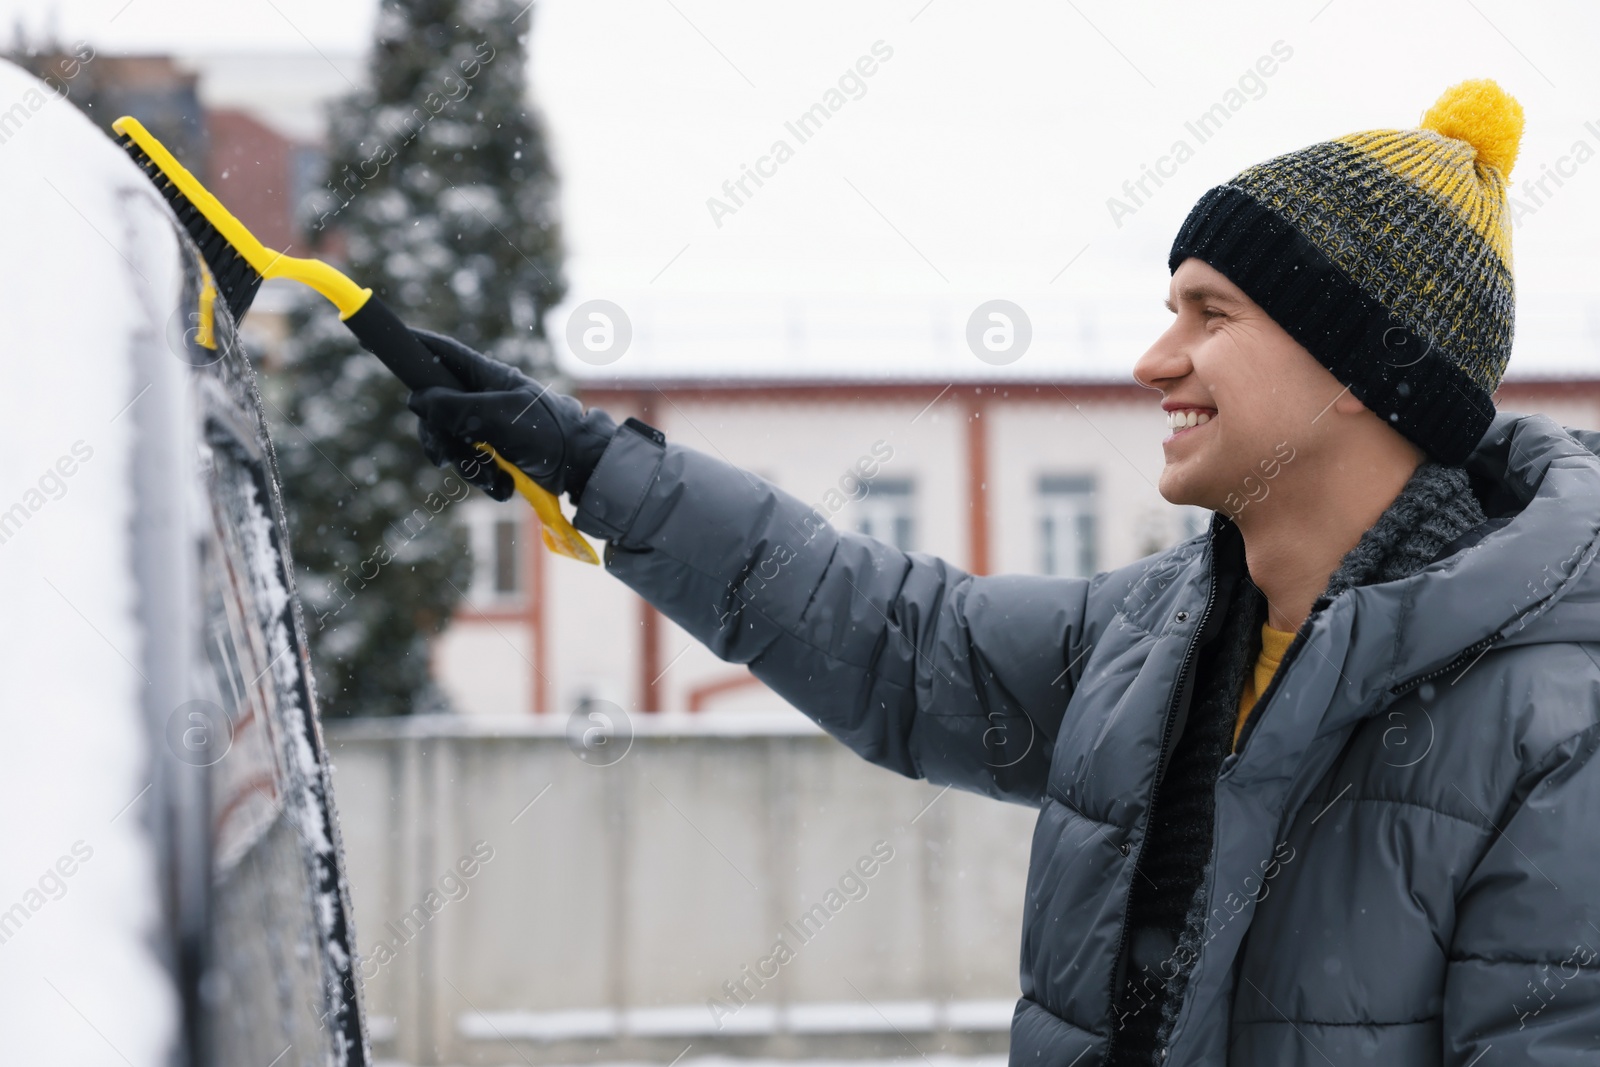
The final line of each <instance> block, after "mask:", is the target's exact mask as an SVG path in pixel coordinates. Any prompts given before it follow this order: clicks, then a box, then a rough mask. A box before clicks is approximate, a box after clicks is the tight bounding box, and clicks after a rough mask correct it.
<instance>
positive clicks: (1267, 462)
mask: <svg viewBox="0 0 1600 1067" xmlns="http://www.w3.org/2000/svg"><path fill="white" fill-rule="evenodd" d="M1167 307H1168V308H1169V309H1170V310H1171V311H1173V312H1174V318H1173V321H1172V325H1171V327H1169V328H1168V329H1167V331H1166V332H1165V333H1163V334H1162V335H1161V336H1160V337H1158V338H1157V339H1156V341H1155V343H1154V344H1153V345H1151V346H1150V349H1149V351H1147V352H1146V353H1145V354H1144V355H1143V356H1141V357H1140V359H1139V362H1138V363H1137V364H1136V365H1135V366H1134V369H1133V376H1134V379H1135V380H1136V381H1138V382H1139V384H1140V385H1144V386H1146V387H1148V388H1152V389H1159V390H1160V391H1161V395H1162V406H1163V407H1164V408H1166V409H1168V410H1176V411H1180V412H1182V411H1194V412H1197V413H1198V414H1199V415H1203V416H1209V419H1208V421H1206V422H1205V423H1204V424H1203V425H1200V424H1197V425H1195V426H1193V427H1190V428H1188V429H1183V428H1182V427H1181V426H1180V427H1179V428H1177V429H1169V430H1167V431H1165V432H1166V433H1167V435H1168V436H1167V437H1166V439H1165V440H1163V441H1162V443H1161V448H1162V450H1163V452H1165V454H1166V460H1167V465H1166V468H1165V469H1164V470H1163V471H1162V472H1161V485H1160V490H1161V495H1162V496H1163V497H1165V498H1166V499H1167V500H1168V501H1169V502H1171V503H1174V504H1196V505H1199V506H1201V507H1204V508H1209V509H1211V510H1213V511H1221V512H1223V513H1224V514H1227V515H1234V514H1236V513H1238V512H1239V511H1241V510H1242V509H1243V508H1244V507H1245V506H1247V505H1248V504H1249V503H1250V502H1252V501H1264V500H1265V499H1266V497H1267V496H1268V495H1269V494H1270V493H1271V492H1273V491H1276V490H1280V489H1286V488H1288V486H1289V485H1290V484H1294V483H1302V484H1303V478H1300V477H1291V475H1292V474H1300V475H1305V474H1309V473H1310V471H1311V470H1312V469H1314V468H1315V467H1316V465H1317V462H1316V459H1317V457H1319V456H1322V455H1326V454H1328V450H1329V445H1330V438H1331V437H1332V436H1333V435H1334V434H1335V433H1336V430H1335V426H1334V424H1335V423H1336V422H1338V421H1339V420H1337V419H1335V418H1334V417H1333V416H1332V413H1331V412H1329V411H1328V409H1329V405H1331V404H1332V403H1333V401H1334V400H1335V399H1336V398H1338V397H1339V396H1340V395H1341V394H1342V393H1344V392H1345V391H1346V390H1345V388H1344V386H1342V385H1340V384H1339V382H1338V380H1337V379H1335V378H1334V376H1333V375H1332V374H1330V373H1329V372H1328V370H1327V368H1325V367H1324V366H1322V364H1320V363H1318V362H1317V361H1316V359H1315V357H1313V356H1312V355H1311V353H1309V352H1307V351H1306V350H1305V349H1304V348H1303V347H1301V346H1300V344H1299V343H1298V342H1296V341H1295V340H1294V338H1292V337H1290V336H1289V334H1288V333H1287V332H1286V331H1285V330H1284V329H1283V327H1281V326H1279V325H1278V324H1277V323H1276V322H1274V321H1273V319H1272V317H1271V316H1269V315H1268V314H1267V313H1266V312H1265V311H1263V310H1262V309H1261V307H1260V306H1259V305H1257V304H1256V302H1255V301H1253V300H1251V299H1250V298H1249V297H1248V296H1246V295H1245V293H1244V291H1243V290H1241V289H1240V288H1239V287H1238V286H1236V285H1234V284H1233V283H1232V282H1230V281H1229V280H1228V278H1227V276H1226V275H1224V274H1222V273H1221V272H1220V271H1218V270H1217V269H1215V268H1214V267H1212V266H1210V265H1209V264H1207V263H1206V262H1204V261H1203V260H1200V259H1196V258H1194V257H1190V258H1189V259H1186V260H1184V261H1183V262H1182V263H1180V264H1179V265H1178V269H1177V271H1176V272H1175V273H1174V274H1173V275H1172V282H1171V284H1170V286H1169V287H1168V295H1167ZM1197 417H1198V416H1197ZM1285 457H1292V459H1290V460H1289V461H1287V462H1286V459H1285ZM1308 460H1309V462H1307V461H1308ZM1284 479H1287V481H1285V480H1284Z"/></svg>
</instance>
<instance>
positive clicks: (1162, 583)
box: [575, 412, 1600, 1067]
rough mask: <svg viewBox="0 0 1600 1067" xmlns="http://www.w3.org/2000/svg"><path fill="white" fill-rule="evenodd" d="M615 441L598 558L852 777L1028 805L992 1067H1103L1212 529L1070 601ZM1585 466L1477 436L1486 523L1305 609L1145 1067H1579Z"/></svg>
mask: <svg viewBox="0 0 1600 1067" xmlns="http://www.w3.org/2000/svg"><path fill="white" fill-rule="evenodd" d="M641 425H642V424H638V423H633V422H630V423H629V424H625V426H624V427H623V428H622V429H621V430H620V431H619V432H618V434H617V436H616V437H615V438H614V439H613V441H612V442H611V444H610V445H609V446H608V448H607V450H606V451H605V453H604V455H603V456H602V457H601V459H600V462H599V465H598V467H597V468H596V469H595V472H594V474H593V476H592V478H591V479H590V481H589V483H588V486H587V487H586V489H585V491H584V495H583V497H582V498H581V500H580V501H579V508H578V512H577V517H576V519H575V524H576V525H577V527H578V528H579V529H580V530H583V531H584V532H586V533H589V534H591V535H593V536H596V537H600V538H603V539H605V540H606V541H607V542H608V544H607V545H606V549H605V565H606V568H607V569H608V570H609V571H610V572H611V573H612V574H614V575H616V576H617V577H618V578H620V579H621V580H622V581H624V582H625V583H627V584H628V585H629V586H630V587H632V588H633V589H634V590H636V591H637V592H638V593H639V594H640V595H641V596H643V597H644V598H645V599H646V600H648V601H649V602H650V603H651V604H653V605H655V606H656V607H657V608H658V609H659V610H661V611H662V612H663V613H664V614H665V615H667V616H668V617H669V618H671V619H673V620H674V621H675V622H677V623H678V624H679V625H680V626H682V627H683V628H684V629H685V630H687V631H688V632H689V633H690V634H691V635H693V636H694V637H695V638H696V639H698V640H699V641H701V642H703V643H704V644H706V645H707V646H709V647H710V648H711V649H712V651H714V652H715V653H716V654H717V655H718V656H720V657H722V658H723V659H725V660H728V661H731V662H735V663H745V664H748V665H749V668H750V670H751V672H752V673H753V674H755V675H756V676H757V677H758V678H760V679H761V680H762V681H763V682H765V683H766V684H767V685H768V686H769V687H771V688H772V689H773V691H775V692H776V693H778V694H779V695H780V696H782V697H783V698H784V699H785V700H787V701H788V702H790V703H791V704H793V705H794V706H795V707H797V708H799V709H800V710H801V711H803V712H805V713H806V714H807V715H809V716H810V717H811V718H813V719H815V720H816V721H817V722H818V723H820V724H821V725H822V726H823V727H824V728H825V729H826V730H827V731H828V732H829V733H830V734H832V735H833V736H835V737H837V738H838V739H839V740H841V741H843V742H844V743H845V744H847V745H849V746H850V747H851V748H852V749H854V750H855V751H856V752H857V753H859V754H860V755H861V756H863V757H864V758H866V759H868V760H870V761H872V762H873V763H876V764H879V765H881V766H884V767H887V768H890V769H892V770H894V771H897V772H899V773H901V774H904V775H908V776H912V777H919V778H925V779H927V780H928V781H930V782H933V783H936V784H950V785H953V786H956V787H957V788H961V789H966V790H970V791H972V792H977V793H983V794H985V795H988V796H992V797H997V798H1000V799H1004V800H1009V801H1014V802H1017V803H1021V804H1027V805H1031V806H1035V807H1037V808H1039V819H1038V823H1037V827H1036V829H1035V831H1034V837H1033V851H1032V860H1031V864H1030V870H1029V874H1028V890H1027V905H1026V911H1025V920H1024V927H1023V931H1022V965H1021V986H1022V998H1021V1000H1019V1001H1018V1004H1017V1009H1016V1014H1015V1016H1014V1018H1013V1021H1012V1041H1011V1063H1012V1064H1013V1065H1018V1067H1022V1065H1027V1067H1093V1065H1096V1064H1099V1063H1101V1062H1102V1059H1103V1058H1104V1055H1105V1048H1106V1043H1107V1040H1108V1037H1109V1035H1110V1032H1111V1028H1112V1025H1113V1024H1112V995H1113V983H1114V981H1115V980H1116V972H1117V968H1118V960H1119V952H1120V948H1121V945H1122V941H1123V932H1124V931H1123V927H1124V919H1125V911H1126V906H1127V901H1128V894H1129V883H1130V879H1131V878H1132V877H1133V871H1134V863H1135V860H1136V858H1137V857H1138V854H1139V847H1140V843H1141V840H1142V838H1143V835H1144V834H1145V831H1146V814H1147V811H1148V808H1149V800H1150V796H1151V792H1152V789H1153V784H1154V777H1155V772H1156V767H1157V762H1158V759H1159V757H1160V753H1161V750H1162V747H1163V736H1164V731H1165V729H1166V726H1167V722H1168V718H1169V716H1170V715H1171V714H1172V713H1173V711H1174V710H1176V705H1177V704H1178V702H1179V701H1178V695H1179V692H1180V689H1179V685H1180V681H1181V680H1182V679H1183V678H1184V677H1185V676H1186V675H1187V673H1188V672H1189V671H1190V669H1191V666H1192V664H1191V660H1192V655H1191V653H1192V644H1193V641H1194V638H1195V636H1196V633H1197V629H1198V627H1199V626H1200V624H1201V622H1202V620H1203V617H1204V615H1205V613H1206V611H1207V609H1208V607H1209V606H1210V605H1209V599H1210V595H1211V592H1212V590H1213V588H1214V583H1215V581H1216V575H1215V573H1214V564H1215V563H1216V561H1218V560H1222V559H1225V558H1233V557H1235V556H1236V555H1237V553H1234V552H1224V551H1223V549H1224V548H1225V547H1226V546H1225V545H1224V544H1223V543H1222V542H1221V539H1222V538H1225V537H1235V538H1236V537H1237V536H1238V534H1237V527H1236V526H1234V525H1233V524H1231V523H1226V522H1223V521H1221V520H1220V519H1218V520H1216V521H1214V522H1213V525H1212V530H1211V532H1210V533H1209V534H1203V535H1200V536H1197V537H1194V538H1191V539H1190V540H1188V541H1185V542H1183V543H1181V544H1179V545H1177V546H1175V547H1173V548H1171V549H1169V550H1168V551H1166V552H1163V553H1160V554H1158V555H1156V556H1152V557H1149V558H1147V559H1143V560H1140V561H1138V562H1137V563H1134V564H1131V565H1129V566H1126V567H1122V568H1120V569H1118V570H1114V571H1109V572H1105V573H1102V574H1098V575H1095V576H1094V577H1092V578H1047V577H1038V576H1028V575H994V576H985V577H976V576H972V575H969V574H967V573H965V572H963V571H962V570H960V569H958V568H956V567H954V566H951V565H950V564H949V563H946V562H944V561H943V560H940V559H937V558H934V557H932V556H929V555H926V554H922V553H916V552H912V553H903V552H900V551H898V550H896V549H894V548H892V547H890V546H887V545H885V544H883V543H881V542H878V541H875V540H872V539H870V538H867V537H863V536H860V535H857V534H853V533H849V532H843V531H836V530H834V529H833V528H832V527H830V526H827V525H825V524H824V523H822V522H821V521H820V520H819V519H818V517H816V516H815V515H812V514H811V513H810V512H809V509H808V508H807V507H806V506H805V505H804V504H803V503H802V502H801V501H800V500H798V499H797V498H795V497H794V496H791V495H789V494H788V493H785V492H783V491H782V490H780V489H778V488H776V487H774V486H772V485H771V484H769V483H767V482H765V481H762V480H761V479H758V478H756V477H755V476H754V475H750V474H748V473H746V472H743V471H740V470H738V469H737V468H734V467H732V466H730V465H729V464H727V463H724V462H722V461H721V460H719V459H716V458H714V457H712V456H709V455H706V454H704V453H701V452H698V451H695V450H692V449H689V448H686V447H683V446H680V445H677V444H675V443H671V442H667V441H665V440H664V438H662V437H661V436H660V435H659V434H658V433H654V432H651V431H649V430H648V428H644V429H642V430H641V429H640V426H641ZM1597 451H1600V434H1597V433H1593V432H1588V431H1581V430H1567V429H1565V428H1563V427H1562V426H1560V425H1558V424H1557V423H1556V422H1554V421H1553V420H1551V419H1550V418H1548V417H1546V416H1542V415H1531V416H1519V415H1514V414H1511V413H1509V412H1502V413H1501V414H1500V415H1499V416H1498V417H1497V418H1496V420H1495V422H1494V424H1493V426H1492V427H1491V428H1490V430H1489V432H1488V433H1487V434H1486V435H1485V436H1484V438H1483V441H1482V442H1481V443H1480V444H1479V446H1478V448H1477V451H1476V452H1475V453H1474V454H1473V456H1472V457H1471V459H1470V461H1469V464H1468V469H1469V471H1470V472H1471V473H1472V475H1473V478H1474V487H1475V490H1476V491H1477V492H1478V495H1479V498H1480V502H1481V503H1482V505H1483V509H1484V512H1485V513H1486V514H1487V515H1488V516H1489V522H1487V523H1485V524H1484V525H1483V526H1482V527H1480V528H1479V529H1478V530H1476V531H1473V535H1474V536H1473V537H1468V538H1463V539H1462V542H1463V543H1464V547H1459V548H1456V549H1455V550H1454V551H1448V550H1447V552H1446V553H1445V554H1444V555H1443V556H1442V557H1441V558H1439V559H1438V560H1437V561H1435V562H1434V563H1432V564H1430V565H1428V566H1426V567H1424V568H1423V569H1421V570H1420V571H1417V572H1416V573H1414V574H1412V575H1411V576H1410V577H1407V578H1404V579H1401V580H1397V581H1388V582H1380V583H1377V584H1372V585H1365V586H1360V587H1357V588H1354V589H1349V590H1347V591H1345V592H1343V593H1341V594H1339V595H1338V596H1336V597H1334V598H1332V599H1331V600H1326V599H1325V600H1322V601H1319V604H1318V608H1317V609H1316V610H1314V611H1313V613H1312V615H1311V616H1310V617H1309V618H1308V619H1307V620H1306V623H1305V624H1304V625H1303V626H1302V629H1301V633H1302V635H1303V637H1302V639H1300V640H1298V641H1297V642H1296V644H1297V648H1296V649H1292V650H1291V652H1290V653H1289V655H1288V656H1286V657H1285V660H1284V662H1283V664H1282V666H1281V667H1280V668H1279V671H1278V674H1277V676H1276V677H1275V679H1274V684H1273V686H1272V688H1271V689H1269V691H1268V692H1267V693H1266V694H1265V695H1264V700H1263V702H1262V703H1261V704H1259V705H1258V706H1257V707H1256V708H1255V709H1254V710H1253V713H1252V716H1251V720H1250V723H1249V725H1248V727H1247V730H1246V733H1245V734H1244V735H1242V737H1241V739H1240V740H1241V747H1240V748H1239V750H1238V752H1237V753H1235V754H1233V755H1229V756H1228V757H1227V758H1226V760H1225V761H1224V762H1223V765H1222V773H1221V776H1220V778H1219V779H1218V780H1217V782H1216V786H1215V797H1216V815H1215V823H1214V827H1215V833H1214V838H1213V840H1214V848H1213V854H1212V865H1211V868H1210V878H1209V881H1208V882H1206V883H1205V884H1204V887H1203V891H1204V892H1205V893H1206V894H1207V895H1208V898H1209V902H1210V914H1211V916H1212V924H1211V927H1210V930H1209V931H1208V938H1209V939H1208V940H1207V941H1206V942H1205V943H1204V945H1203V946H1202V948H1201V950H1200V953H1199V956H1198V959H1197V960H1196V962H1195V963H1194V965H1193V970H1192V972H1191V974H1190V977H1189V986H1188V991H1187V993H1186V995H1185V997H1184V1000H1183V1006H1182V1013H1181V1014H1180V1015H1179V1016H1178V1018H1177V1022H1176V1025H1175V1026H1174V1028H1173V1031H1172V1034H1171V1037H1170V1043H1169V1046H1168V1049H1167V1057H1166V1063H1167V1064H1168V1065H1170V1067H1180V1065H1182V1067H1188V1065H1193V1064H1207V1065H1214V1064H1223V1063H1232V1064H1235V1065H1244V1067H1268V1065H1270V1067H1313V1065H1328V1064H1333V1065H1340V1067H1342V1065H1344V1064H1355V1063H1377V1064H1405V1065H1434V1064H1448V1065H1452V1067H1466V1065H1469V1064H1471V1065H1474V1067H1494V1065H1499V1064H1530V1063H1537V1064H1574V1065H1575V1064H1596V1063H1600V761H1597V760H1596V758H1595V753H1596V747H1597V745H1600V659H1597V654H1600V569H1597V568H1594V567H1593V566H1592V564H1593V562H1594V558H1595V555H1596V552H1597V551H1600V459H1597V456H1596V452H1597ZM1247 934H1248V937H1247V936H1246V935H1247Z"/></svg>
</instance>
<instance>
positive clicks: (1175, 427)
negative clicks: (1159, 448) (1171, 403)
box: [1161, 408, 1217, 444]
mask: <svg viewBox="0 0 1600 1067" xmlns="http://www.w3.org/2000/svg"><path fill="white" fill-rule="evenodd" d="M1216 418H1217V413H1216V412H1214V411H1202V410H1200V409H1198V408H1184V409H1181V410H1178V411H1169V412H1167V425H1168V427H1170V428H1171V430H1172V432H1171V433H1169V434H1168V435H1167V436H1166V437H1164V438H1162V441H1161V443H1162V444H1167V443H1169V442H1172V441H1176V440H1177V439H1178V438H1180V437H1183V436H1185V435H1187V434H1191V433H1193V432H1194V431H1196V430H1199V429H1202V428H1204V427H1206V426H1209V425H1211V423H1213V422H1215V421H1216Z"/></svg>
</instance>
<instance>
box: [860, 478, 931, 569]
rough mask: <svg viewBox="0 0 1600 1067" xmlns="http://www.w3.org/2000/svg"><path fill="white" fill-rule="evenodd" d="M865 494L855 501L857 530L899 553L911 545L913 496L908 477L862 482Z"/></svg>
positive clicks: (912, 535)
mask: <svg viewBox="0 0 1600 1067" xmlns="http://www.w3.org/2000/svg"><path fill="white" fill-rule="evenodd" d="M862 485H864V486H865V487H866V490H867V493H866V495H865V496H863V497H862V498H861V499H860V500H858V501H856V529H857V530H858V531H859V532H861V533H864V534H866V535H867V536H868V537H875V538H877V539H878V540H879V541H885V542H888V543H889V544H891V545H893V546H894V547H896V548H898V549H899V550H900V551H902V552H910V551H911V550H912V547H913V544H914V534H915V529H916V528H915V524H914V520H913V514H912V511H913V508H914V506H915V503H916V498H915V494H914V492H913V487H912V484H911V479H909V478H875V479H873V480H871V481H864V482H862Z"/></svg>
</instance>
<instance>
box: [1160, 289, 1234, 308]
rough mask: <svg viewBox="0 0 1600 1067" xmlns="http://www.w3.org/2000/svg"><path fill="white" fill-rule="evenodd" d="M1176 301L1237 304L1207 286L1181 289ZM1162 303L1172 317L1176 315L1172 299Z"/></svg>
mask: <svg viewBox="0 0 1600 1067" xmlns="http://www.w3.org/2000/svg"><path fill="white" fill-rule="evenodd" d="M1178 299H1179V300H1182V301H1184V302H1186V303H1188V302H1195V301H1201V300H1215V301H1218V302H1219V303H1223V304H1237V303H1238V302H1239V301H1238V300H1236V299H1235V298H1234V297H1233V296H1232V295H1230V294H1228V293H1225V292H1223V291H1222V290H1221V289H1216V288H1213V287H1212V286H1209V285H1186V286H1184V287H1183V288H1182V289H1180V290H1178ZM1162 303H1163V304H1165V305H1166V308H1167V310H1168V311H1170V312H1172V313H1173V314H1174V315H1176V314H1177V313H1178V309H1177V308H1175V307H1173V306H1172V299H1171V298H1170V297H1169V298H1167V299H1166V300H1163V301H1162Z"/></svg>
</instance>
